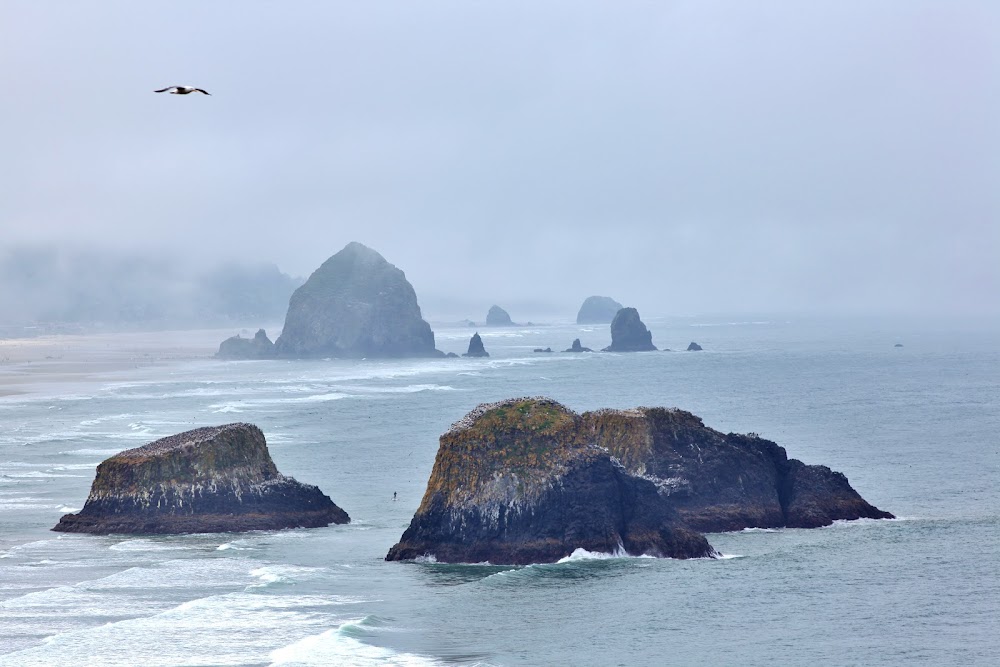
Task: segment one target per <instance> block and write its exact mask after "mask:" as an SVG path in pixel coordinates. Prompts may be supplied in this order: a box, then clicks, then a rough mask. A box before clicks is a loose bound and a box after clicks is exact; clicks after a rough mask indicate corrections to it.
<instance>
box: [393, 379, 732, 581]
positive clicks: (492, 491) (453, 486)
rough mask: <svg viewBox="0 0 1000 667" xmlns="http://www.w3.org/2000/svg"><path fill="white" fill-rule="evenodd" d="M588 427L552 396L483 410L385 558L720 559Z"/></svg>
mask: <svg viewBox="0 0 1000 667" xmlns="http://www.w3.org/2000/svg"><path fill="white" fill-rule="evenodd" d="M580 426H581V418H580V416H579V415H577V414H576V413H574V412H572V411H570V410H568V409H566V408H565V407H563V406H562V405H560V404H559V403H556V402H555V401H551V400H548V399H541V398H534V399H511V400H507V401H502V402H500V403H494V404H485V405H480V406H479V407H478V408H476V409H475V410H473V411H472V412H470V413H469V414H468V415H466V417H465V418H464V419H463V420H462V421H460V422H458V423H457V424H455V425H454V426H453V427H452V428H451V430H449V431H448V432H447V433H445V434H444V435H443V436H441V444H440V447H439V449H438V454H437V458H436V460H435V462H434V470H433V472H432V473H431V477H430V480H429V481H428V483H427V491H426V493H425V494H424V498H423V501H422V502H421V504H420V508H419V509H418V510H417V512H416V514H415V515H414V517H413V520H412V521H411V523H410V527H409V528H407V530H406V532H404V533H403V536H402V538H401V539H400V541H399V543H398V544H396V545H395V546H394V547H392V549H391V550H390V551H389V554H388V555H387V556H386V560H408V559H414V558H419V557H421V556H433V557H435V558H436V559H437V560H439V561H444V562H465V563H477V562H483V561H489V562H491V563H497V564H501V563H502V564H527V563H544V562H553V561H556V560H559V559H560V558H563V557H565V556H568V555H570V554H572V553H573V551H574V550H576V549H581V548H582V549H586V550H588V551H595V552H604V553H607V552H622V551H624V552H625V553H629V554H633V555H640V554H650V555H654V556H670V557H675V558H690V557H703V556H711V555H713V554H714V551H713V550H712V548H711V546H709V544H708V541H707V540H706V539H705V538H704V536H702V535H699V534H697V533H695V532H693V531H691V530H689V529H687V528H686V527H684V526H682V525H680V524H679V523H678V522H677V518H676V514H675V512H674V511H673V509H672V508H671V507H670V505H669V504H668V503H665V502H663V501H662V500H661V498H660V496H659V494H658V492H657V488H656V486H655V484H653V483H652V482H650V481H648V480H645V479H641V478H639V477H635V476H632V475H629V474H628V473H627V472H626V471H625V470H624V469H623V468H622V467H621V466H620V464H618V463H617V462H615V461H614V460H613V459H612V458H611V457H610V456H609V455H608V454H607V453H606V452H605V451H603V450H601V449H600V448H598V447H595V446H594V444H592V443H591V442H589V441H588V440H587V439H586V438H583V437H581V431H580Z"/></svg>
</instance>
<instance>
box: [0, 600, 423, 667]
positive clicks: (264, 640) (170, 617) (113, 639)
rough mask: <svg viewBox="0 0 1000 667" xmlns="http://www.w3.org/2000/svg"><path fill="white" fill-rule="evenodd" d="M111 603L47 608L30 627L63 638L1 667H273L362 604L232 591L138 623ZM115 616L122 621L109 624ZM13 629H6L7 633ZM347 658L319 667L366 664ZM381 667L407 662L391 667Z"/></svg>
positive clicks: (154, 612)
mask: <svg viewBox="0 0 1000 667" xmlns="http://www.w3.org/2000/svg"><path fill="white" fill-rule="evenodd" d="M194 588H197V584H195V586H193V587H192V589H194ZM104 598H105V600H106V601H107V602H110V603H113V604H116V605H117V606H118V608H117V610H112V609H109V608H108V607H107V606H106V605H105V604H101V605H100V606H98V607H94V608H90V609H89V611H90V612H91V614H90V615H88V614H87V611H88V609H86V608H85V609H80V607H77V606H76V605H70V606H69V607H68V608H67V609H66V610H65V613H64V615H63V616H61V617H60V616H58V615H56V614H54V613H53V610H52V609H46V610H45V612H46V613H45V614H44V615H42V614H39V615H38V616H37V617H35V618H31V616H30V615H29V616H28V618H26V619H25V620H26V621H28V622H29V623H30V622H36V623H37V622H38V620H40V619H41V618H44V619H45V620H46V628H47V629H48V630H49V631H50V632H55V633H56V634H54V635H52V636H50V637H48V638H46V640H44V641H43V642H42V643H41V644H36V645H34V646H30V647H29V648H25V649H23V650H20V651H15V652H13V653H10V654H8V655H6V656H3V660H6V661H7V662H3V660H0V662H3V664H10V665H18V667H35V666H41V665H45V666H46V667H48V666H49V665H56V664H60V665H61V664H87V665H92V666H94V667H104V666H108V667H110V666H117V665H136V664H141V665H143V666H144V667H167V666H168V665H180V664H212V665H242V664H261V663H265V664H266V663H267V662H268V660H270V659H272V658H271V657H270V656H271V655H272V654H273V653H274V652H275V651H280V650H282V649H283V648H289V647H291V646H294V645H295V644H296V643H298V642H300V641H302V640H304V639H307V638H309V637H311V636H316V635H318V634H322V633H323V632H324V631H325V630H327V629H329V628H330V627H331V626H340V625H342V624H343V623H344V622H345V621H346V620H347V619H346V618H344V617H342V616H339V609H340V608H341V607H343V605H349V604H354V603H356V602H359V600H356V599H353V598H344V597H339V596H324V595H305V596H284V595H264V594H259V593H242V592H235V593H234V592H230V593H223V594H221V595H209V596H207V597H200V598H196V599H192V600H188V601H185V602H182V603H180V604H176V603H173V604H171V605H170V606H169V607H166V608H164V607H160V608H159V609H156V608H153V609H151V608H150V604H151V603H152V602H155V601H156V600H157V599H158V598H153V599H152V600H149V598H148V597H147V598H146V599H145V601H144V603H143V605H142V606H140V607H138V608H140V609H143V610H144V611H145V612H146V615H144V616H139V617H131V618H129V617H125V618H122V617H123V616H126V615H128V616H132V615H133V614H134V610H135V609H137V607H136V606H135V605H134V604H132V605H130V604H129V602H130V598H129V597H127V596H119V595H115V594H114V593H112V594H107V595H105V596H104ZM76 602H85V601H83V600H76ZM84 606H85V607H86V606H87V605H84ZM74 607H75V608H74ZM39 611H42V610H39ZM0 612H2V609H0ZM109 612H110V613H109ZM150 612H151V613H150ZM109 615H110V616H111V617H112V618H115V617H117V619H118V620H113V621H112V622H110V623H109V622H107V617H108V616H109ZM0 617H2V616H0ZM29 623H23V622H21V621H17V622H16V623H15V624H14V626H13V630H12V632H13V636H15V637H16V636H17V635H18V634H22V635H23V634H26V633H27V632H28V630H29ZM67 623H71V625H67ZM18 626H20V627H18ZM9 627H11V626H7V625H5V626H4V629H5V631H6V630H8V628H9ZM345 639H346V638H345ZM358 646H359V648H361V650H362V651H364V649H365V645H364V644H361V643H360V642H358ZM331 655H335V654H331ZM345 655H346V656H347V661H346V662H344V661H334V662H326V663H318V664H358V663H356V662H355V661H354V660H353V659H352V658H351V657H350V656H351V654H350V653H346V654H345ZM286 664H287V663H286ZM291 664H295V663H291ZM307 664H309V663H307ZM361 664H365V663H361ZM379 664H407V663H392V662H386V661H384V660H383V661H382V662H381V663H379ZM416 664H422V663H416Z"/></svg>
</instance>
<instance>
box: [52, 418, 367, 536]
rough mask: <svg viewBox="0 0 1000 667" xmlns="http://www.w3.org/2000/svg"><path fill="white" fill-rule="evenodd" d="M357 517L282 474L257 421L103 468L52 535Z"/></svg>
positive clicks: (268, 525)
mask: <svg viewBox="0 0 1000 667" xmlns="http://www.w3.org/2000/svg"><path fill="white" fill-rule="evenodd" d="M349 521H350V518H349V517H348V516H347V513H346V512H344V510H342V509H340V508H339V507H337V505H335V504H334V503H333V501H332V500H330V498H329V497H327V496H326V495H324V494H323V492H322V491H320V490H319V489H318V488H316V487H315V486H310V485H308V484H300V483H299V482H296V481H295V480H294V479H292V478H291V477H285V476H284V475H282V474H281V473H279V472H278V469H277V468H276V467H275V465H274V462H273V461H272V460H271V455H270V454H269V453H268V451H267V443H266V442H265V440H264V434H263V433H261V431H260V429H258V428H257V427H256V426H253V425H252V424H226V425H224V426H211V427H206V428H199V429H195V430H193V431H186V432H184V433H180V434H178V435H173V436H170V437H167V438H162V439H160V440H157V441H155V442H151V443H149V444H148V445H144V446H142V447H138V448H136V449H129V450H126V451H124V452H121V453H119V454H116V455H115V456H112V457H111V458H109V459H107V460H105V461H104V462H103V463H101V464H100V465H99V466H97V477H96V479H95V480H94V483H93V485H92V486H91V488H90V496H89V497H88V498H87V502H86V504H85V505H84V507H83V509H82V510H81V511H80V512H79V513H77V514H67V515H65V516H63V517H62V519H60V520H59V523H58V525H56V526H55V527H54V528H53V529H52V530H56V531H61V532H67V533H95V534H99V535H105V534H109V533H145V534H153V533H215V532H227V531H244V530H274V529H279V528H295V527H304V528H315V527H318V526H327V525H329V524H331V523H348V522H349Z"/></svg>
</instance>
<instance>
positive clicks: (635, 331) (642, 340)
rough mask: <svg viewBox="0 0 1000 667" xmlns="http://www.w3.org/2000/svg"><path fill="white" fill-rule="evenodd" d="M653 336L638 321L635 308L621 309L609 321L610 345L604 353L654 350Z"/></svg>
mask: <svg viewBox="0 0 1000 667" xmlns="http://www.w3.org/2000/svg"><path fill="white" fill-rule="evenodd" d="M655 349H656V346H655V345H653V334H652V333H650V332H649V330H648V329H646V325H645V324H643V323H642V320H640V319H639V311H638V310H636V309H635V308H622V309H621V310H619V311H618V313H617V314H616V315H615V319H613V320H612V321H611V345H609V346H607V347H606V348H604V350H603V351H604V352H647V351H652V350H655Z"/></svg>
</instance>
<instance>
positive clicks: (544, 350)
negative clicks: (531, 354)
mask: <svg viewBox="0 0 1000 667" xmlns="http://www.w3.org/2000/svg"><path fill="white" fill-rule="evenodd" d="M534 351H535V352H546V353H548V352H552V348H551V347H545V348H541V347H536V348H535V350H534Z"/></svg>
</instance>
